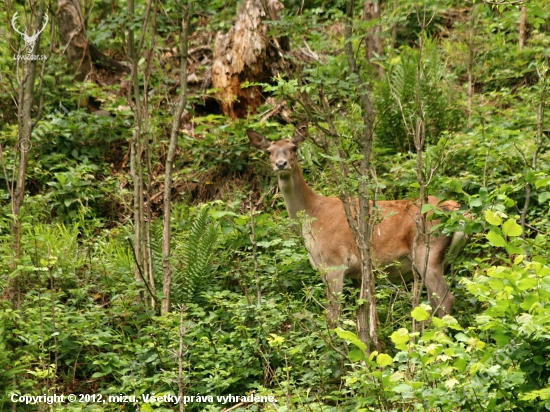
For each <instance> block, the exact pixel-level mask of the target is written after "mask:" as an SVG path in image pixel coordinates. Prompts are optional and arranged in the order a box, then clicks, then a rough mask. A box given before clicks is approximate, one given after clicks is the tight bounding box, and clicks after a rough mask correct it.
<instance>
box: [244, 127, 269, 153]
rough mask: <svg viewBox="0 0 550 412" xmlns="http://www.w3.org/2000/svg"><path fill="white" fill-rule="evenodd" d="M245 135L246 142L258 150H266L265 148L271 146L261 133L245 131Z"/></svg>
mask: <svg viewBox="0 0 550 412" xmlns="http://www.w3.org/2000/svg"><path fill="white" fill-rule="evenodd" d="M246 134H247V136H248V140H250V144H251V145H252V146H254V147H255V148H256V149H258V150H267V148H268V147H269V146H271V142H270V141H269V140H267V139H266V138H265V136H264V135H263V134H261V133H258V132H255V131H254V130H250V129H246Z"/></svg>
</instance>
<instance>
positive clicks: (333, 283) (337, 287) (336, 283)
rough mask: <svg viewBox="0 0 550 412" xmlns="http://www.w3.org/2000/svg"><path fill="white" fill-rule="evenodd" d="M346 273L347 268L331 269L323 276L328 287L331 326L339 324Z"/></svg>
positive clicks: (329, 321) (328, 309)
mask: <svg viewBox="0 0 550 412" xmlns="http://www.w3.org/2000/svg"><path fill="white" fill-rule="evenodd" d="M344 273H345V270H331V271H328V272H327V273H326V274H325V275H324V276H323V281H324V283H325V285H326V287H327V299H328V306H327V319H328V324H329V327H331V328H335V327H336V326H338V316H339V315H340V304H339V302H338V299H339V297H340V295H341V294H342V289H343V286H344Z"/></svg>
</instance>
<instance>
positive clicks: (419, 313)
mask: <svg viewBox="0 0 550 412" xmlns="http://www.w3.org/2000/svg"><path fill="white" fill-rule="evenodd" d="M425 306H427V305H420V306H417V307H416V308H414V309H413V311H412V312H411V316H412V317H413V318H414V319H416V320H417V321H419V322H422V321H423V320H426V319H429V318H430V313H429V312H428V311H427V310H426V308H425ZM428 308H430V307H429V306H428ZM430 309H431V308H430Z"/></svg>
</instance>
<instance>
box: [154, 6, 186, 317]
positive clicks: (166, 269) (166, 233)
mask: <svg viewBox="0 0 550 412" xmlns="http://www.w3.org/2000/svg"><path fill="white" fill-rule="evenodd" d="M190 15H191V11H190V10H189V8H188V7H186V8H184V16H183V20H182V22H181V49H182V52H181V73H180V84H181V94H180V98H179V101H178V105H177V107H176V111H175V113H174V120H173V121H172V132H171V134H170V144H169V147H168V154H167V156H166V169H165V178H164V217H163V220H162V225H163V229H162V271H163V282H162V293H163V294H164V298H163V299H162V306H161V313H162V314H166V313H168V312H169V311H170V290H171V285H172V266H171V263H170V207H171V194H172V165H173V163H174V155H175V153H176V146H177V143H178V132H179V128H180V123H181V116H182V114H183V111H184V109H185V106H186V105H187V58H188V49H189V44H188V39H189V19H190Z"/></svg>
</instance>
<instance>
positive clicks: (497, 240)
mask: <svg viewBox="0 0 550 412" xmlns="http://www.w3.org/2000/svg"><path fill="white" fill-rule="evenodd" d="M485 237H486V238H487V240H488V241H489V242H490V243H491V245H493V246H497V247H505V246H506V241H505V240H504V238H503V237H502V236H500V235H499V234H498V233H495V232H493V231H492V230H491V231H490V232H489V233H487V234H486V235H485Z"/></svg>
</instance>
